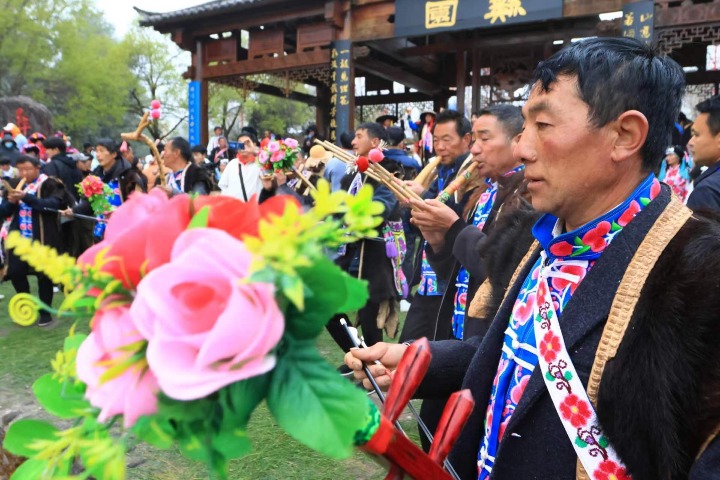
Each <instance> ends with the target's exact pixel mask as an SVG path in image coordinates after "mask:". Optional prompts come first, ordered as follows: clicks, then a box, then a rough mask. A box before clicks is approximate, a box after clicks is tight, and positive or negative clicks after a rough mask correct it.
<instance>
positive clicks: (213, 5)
mask: <svg viewBox="0 0 720 480" xmlns="http://www.w3.org/2000/svg"><path fill="white" fill-rule="evenodd" d="M262 1H263V0H213V1H211V2H207V3H203V4H202V5H196V6H194V7H188V8H183V9H181V10H175V11H173V12H164V13H156V12H146V11H145V10H140V9H139V8H137V7H134V8H135V11H136V12H138V13H139V14H140V25H141V26H143V27H152V26H155V25H160V24H164V23H171V22H172V23H174V22H179V21H183V20H188V19H193V18H198V17H204V16H207V15H214V14H218V13H223V12H226V11H230V10H237V8H238V7H242V6H248V5H252V4H257V3H261V2H262Z"/></svg>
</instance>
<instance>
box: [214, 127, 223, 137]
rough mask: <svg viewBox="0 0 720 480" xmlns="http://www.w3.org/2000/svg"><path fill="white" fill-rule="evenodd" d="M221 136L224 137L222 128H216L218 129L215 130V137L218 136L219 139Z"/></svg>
mask: <svg viewBox="0 0 720 480" xmlns="http://www.w3.org/2000/svg"><path fill="white" fill-rule="evenodd" d="M220 135H222V128H216V129H215V136H216V137H219V136H220Z"/></svg>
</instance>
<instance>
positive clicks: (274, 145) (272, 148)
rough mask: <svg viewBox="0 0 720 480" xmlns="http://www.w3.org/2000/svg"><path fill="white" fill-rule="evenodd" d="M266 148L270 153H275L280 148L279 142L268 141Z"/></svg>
mask: <svg viewBox="0 0 720 480" xmlns="http://www.w3.org/2000/svg"><path fill="white" fill-rule="evenodd" d="M267 148H268V151H269V152H270V153H275V152H277V151H279V150H280V144H279V143H278V142H270V143H269V144H268V147H267Z"/></svg>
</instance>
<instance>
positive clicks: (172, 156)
mask: <svg viewBox="0 0 720 480" xmlns="http://www.w3.org/2000/svg"><path fill="white" fill-rule="evenodd" d="M161 156H162V159H163V160H164V161H165V163H167V164H168V166H169V167H170V168H174V167H175V164H176V163H177V161H178V159H179V158H180V152H179V151H178V150H177V149H176V148H174V147H173V146H172V144H171V143H168V144H167V145H165V148H164V149H163V152H162V155H161Z"/></svg>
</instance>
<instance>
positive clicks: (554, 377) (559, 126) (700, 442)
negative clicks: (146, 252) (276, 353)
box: [0, 39, 720, 479]
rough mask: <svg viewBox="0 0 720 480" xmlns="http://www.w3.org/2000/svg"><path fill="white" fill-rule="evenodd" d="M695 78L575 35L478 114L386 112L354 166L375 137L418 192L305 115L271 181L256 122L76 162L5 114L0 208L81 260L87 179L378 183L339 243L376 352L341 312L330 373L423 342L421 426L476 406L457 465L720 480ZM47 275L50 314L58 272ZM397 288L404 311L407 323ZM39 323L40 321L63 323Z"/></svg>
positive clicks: (713, 243)
mask: <svg viewBox="0 0 720 480" xmlns="http://www.w3.org/2000/svg"><path fill="white" fill-rule="evenodd" d="M683 75H684V74H683V72H682V69H681V68H680V67H679V66H678V65H677V64H676V63H675V62H674V61H673V60H671V59H669V58H667V57H663V56H658V55H656V54H655V53H653V52H652V51H651V50H650V49H648V48H647V47H645V46H644V45H642V44H640V43H639V42H636V41H634V40H630V39H589V40H583V41H580V42H577V43H573V44H572V45H570V46H568V47H566V48H565V49H563V50H562V51H560V52H559V53H557V54H555V55H553V56H552V57H551V58H550V59H548V60H546V61H544V62H542V63H540V65H539V66H538V68H537V70H536V72H535V76H534V80H533V84H532V89H531V93H530V95H529V98H528V100H527V102H526V103H525V104H524V105H523V106H522V107H518V106H514V105H510V104H502V105H493V106H488V107H487V108H485V109H483V110H481V111H478V112H475V113H474V114H473V116H472V118H471V119H468V118H466V117H465V116H464V115H463V114H462V113H459V112H457V111H454V110H447V109H446V110H442V111H440V112H437V113H436V112H423V113H422V115H421V118H420V120H419V121H413V120H412V118H411V116H410V115H409V112H406V115H405V116H404V118H402V119H398V118H397V117H395V116H393V115H383V116H381V117H379V118H378V119H377V121H376V122H368V123H362V124H361V125H359V126H358V127H357V128H356V129H355V131H354V132H343V133H342V134H341V135H339V136H338V140H339V143H340V144H341V146H342V148H343V149H344V150H345V151H346V152H347V153H348V154H350V155H352V156H368V155H370V152H371V150H373V149H382V151H383V156H384V158H383V160H382V161H381V162H380V164H381V165H382V166H383V167H385V169H387V171H389V172H390V173H391V174H393V175H394V176H395V177H397V182H400V183H401V184H403V185H404V187H405V188H407V189H410V190H412V191H413V192H414V193H415V194H417V196H418V197H420V198H422V199H423V201H419V200H417V199H415V200H413V199H407V198H398V197H397V196H396V194H395V193H393V189H390V188H388V186H387V185H384V184H382V183H379V182H377V181H376V180H374V179H372V178H370V177H368V176H366V175H365V174H363V173H362V172H360V171H358V170H357V169H356V168H355V167H353V166H352V165H348V164H347V163H346V162H344V161H342V160H341V159H340V158H336V157H337V155H333V154H332V153H331V152H328V151H326V150H325V149H323V148H322V147H320V146H318V145H316V144H315V140H316V139H319V138H320V136H321V135H320V132H319V131H318V129H317V128H315V127H314V126H311V127H310V128H308V129H307V131H306V132H305V136H304V138H302V139H300V141H299V145H300V147H301V149H302V154H300V155H299V156H298V160H297V163H296V165H295V168H294V169H293V170H292V171H275V172H270V171H263V169H262V168H261V166H260V165H259V163H258V161H257V158H258V153H259V152H260V149H262V148H266V147H268V145H270V144H271V142H274V141H276V140H278V139H279V137H276V135H275V134H273V133H272V132H270V131H264V132H263V135H262V138H258V133H257V131H256V130H255V129H253V128H250V127H245V128H243V129H242V130H241V132H240V133H239V135H238V136H237V138H236V141H234V142H230V141H228V139H227V138H226V137H225V136H224V135H223V131H222V128H220V127H218V128H216V129H214V135H213V136H212V137H211V138H210V142H209V144H208V145H195V146H191V145H190V144H189V143H188V142H187V140H185V139H184V138H182V137H175V138H173V139H171V140H169V141H168V142H167V143H166V144H164V145H162V144H160V145H159V148H160V150H161V151H162V165H160V164H158V162H157V160H156V159H154V158H153V157H149V158H147V159H143V160H139V159H137V158H136V157H135V156H134V153H133V150H132V147H131V146H130V145H127V144H125V143H119V142H117V141H115V140H112V139H103V140H98V141H96V142H94V143H92V144H86V145H84V146H83V150H82V151H75V150H74V149H71V147H70V146H69V145H68V142H67V139H66V138H63V135H62V133H58V134H55V135H52V136H50V137H47V138H46V137H44V136H43V135H42V134H39V133H35V134H33V135H31V136H30V137H29V138H28V139H25V138H24V137H23V138H22V139H18V138H19V137H20V136H21V134H19V132H18V131H17V130H16V129H13V128H12V127H13V126H8V127H6V129H5V132H4V138H3V143H2V146H0V175H1V176H2V178H3V179H5V191H4V194H3V195H4V196H3V202H2V204H0V216H1V217H2V218H5V219H7V220H6V222H5V225H4V227H3V228H4V230H5V232H7V231H12V230H18V231H20V232H21V234H22V235H23V236H26V237H28V238H34V239H37V240H39V241H41V242H42V243H45V244H48V245H52V246H55V247H57V248H59V249H63V250H65V251H68V252H70V253H72V254H73V255H78V254H79V253H81V252H82V251H83V250H84V249H86V248H88V247H89V246H90V245H92V244H93V243H94V242H96V241H98V239H100V238H102V236H103V233H104V232H103V223H102V221H99V222H91V221H87V220H83V219H81V218H80V216H81V215H90V216H92V215H93V214H92V211H91V210H90V209H89V205H88V202H87V199H84V198H82V196H80V195H79V194H78V190H77V188H76V187H77V185H78V184H79V183H80V182H81V181H82V180H83V178H85V177H86V176H87V175H89V174H91V173H92V174H93V175H96V176H98V177H99V178H101V180H102V182H103V183H104V184H106V185H108V186H109V187H110V188H111V190H112V192H113V195H112V196H111V197H110V198H109V199H108V200H109V202H110V204H112V205H115V206H117V205H120V204H121V203H122V202H123V201H125V200H127V198H128V197H129V196H130V195H131V194H132V193H133V192H136V191H142V192H147V191H148V190H150V189H152V188H163V189H164V190H165V191H166V193H167V194H168V195H170V196H172V195H182V194H201V195H206V194H213V193H219V194H223V195H229V196H232V197H235V198H238V199H241V200H243V201H249V200H250V199H251V198H253V197H257V198H259V201H261V202H262V201H264V200H266V199H267V198H270V197H272V196H273V195H280V194H286V195H293V196H296V197H297V198H298V199H299V200H300V201H301V202H302V203H303V204H304V205H310V204H312V197H311V195H310V189H309V188H308V187H307V184H308V183H310V184H311V185H315V184H316V183H317V181H318V179H320V178H325V179H326V180H327V181H328V182H329V183H330V185H331V189H332V190H333V191H334V190H340V189H342V190H346V191H349V192H350V193H355V192H357V191H358V190H359V188H360V187H361V186H362V185H363V184H365V183H369V184H371V185H372V186H373V187H374V194H373V195H374V199H375V200H376V201H378V202H380V203H381V204H382V205H383V213H382V220H383V223H382V224H381V225H380V227H379V228H378V232H379V236H378V237H377V238H368V239H365V240H362V241H359V242H356V243H353V244H350V245H347V246H345V247H343V248H340V249H338V250H337V251H333V252H329V253H328V254H329V255H330V256H331V258H332V259H333V260H334V261H335V262H336V263H337V264H338V265H339V266H340V267H341V268H343V269H345V270H346V271H348V272H350V273H351V274H353V275H355V276H357V277H359V278H362V279H365V280H367V282H368V288H369V293H370V295H369V300H368V303H367V304H366V305H365V307H364V308H362V309H361V310H360V311H359V312H358V313H357V323H358V324H359V327H360V330H361V332H362V335H363V340H364V342H365V343H366V345H367V346H368V347H369V348H364V349H359V350H358V349H353V348H352V347H353V343H352V342H351V341H350V339H349V338H347V336H346V333H345V331H344V329H343V328H342V327H341V320H348V319H347V316H346V313H344V312H338V313H337V315H336V316H335V317H334V318H333V319H332V320H331V321H330V322H329V323H328V325H327V328H328V331H329V332H330V334H331V335H332V336H333V338H334V339H335V340H336V342H337V343H338V344H339V345H340V346H341V347H342V348H343V349H344V350H345V351H346V352H348V353H347V355H346V365H344V366H343V367H341V368H340V370H341V371H342V372H341V373H343V374H346V375H347V374H350V373H352V374H354V376H355V377H356V378H357V379H360V380H363V381H364V384H365V386H366V387H368V388H369V386H370V385H369V383H368V381H367V378H365V373H364V370H363V369H362V368H361V367H362V366H363V365H364V364H372V367H371V371H372V372H373V374H374V375H375V379H376V381H378V383H380V384H381V385H383V386H388V385H389V384H390V383H391V382H392V375H391V372H392V370H394V369H395V368H396V367H397V364H398V362H399V360H400V358H401V357H402V354H403V352H404V351H405V349H406V348H407V345H408V344H409V343H410V342H412V341H413V340H415V339H419V338H421V337H427V338H428V339H430V340H432V342H431V348H432V353H433V360H432V364H431V366H430V370H429V372H428V375H427V376H426V378H425V379H424V381H423V383H422V385H421V386H420V389H419V391H418V395H419V397H420V398H424V399H425V401H424V402H423V406H422V411H421V417H422V418H423V420H424V422H425V423H426V424H427V426H428V427H429V429H430V431H431V432H432V431H433V430H434V428H435V427H436V426H437V424H438V421H439V419H440V415H441V413H442V411H443V407H444V405H445V402H446V400H447V397H448V395H449V394H450V393H452V392H454V391H457V390H459V389H460V388H469V389H470V390H471V391H472V393H473V397H474V399H475V402H476V407H475V410H474V412H473V414H472V416H471V418H470V421H469V423H468V426H466V427H465V429H464V431H463V434H462V436H461V437H460V441H459V442H458V444H457V446H456V447H455V449H454V450H453V453H452V455H451V461H452V464H453V465H454V468H455V470H456V471H457V472H458V473H459V475H460V477H461V478H481V479H485V478H489V477H490V475H491V474H492V478H496V479H517V478H557V479H570V478H575V472H576V468H579V469H585V470H587V471H588V473H590V474H591V478H618V479H620V478H630V475H632V476H633V478H639V479H656V478H688V477H690V478H695V479H704V478H714V477H713V475H717V472H718V471H720V466H719V465H718V463H720V460H718V459H719V458H720V441H718V440H716V439H715V435H716V434H717V432H718V429H719V427H720V402H719V401H718V399H720V363H719V362H718V357H717V355H716V354H715V350H716V347H717V345H718V344H720V318H718V316H720V305H718V304H717V303H718V300H717V298H718V296H717V295H715V292H714V291H713V290H712V289H714V288H717V287H718V286H719V285H720V256H719V254H718V252H720V223H719V222H720V96H716V97H713V98H709V99H707V100H705V101H702V102H701V103H700V104H698V105H697V111H696V112H694V114H695V119H694V121H690V120H689V119H688V118H687V117H686V116H685V115H684V114H682V113H680V105H681V99H682V96H683V90H684V76H683ZM608 92H612V95H611V96H608V95H605V94H606V93H608ZM21 143H24V145H23V147H22V149H20V148H18V145H19V144H21ZM414 151H417V152H419V153H418V154H415V153H414ZM473 164H475V167H473V170H471V171H472V174H470V175H469V179H468V180H467V181H466V182H465V183H463V184H462V186H461V187H460V188H459V189H457V191H454V192H452V195H450V197H449V199H448V200H447V201H440V200H438V197H439V195H440V193H441V192H443V191H444V190H445V189H446V188H447V187H448V186H449V185H450V184H451V182H453V180H455V179H456V178H458V177H459V176H462V175H463V174H464V173H465V172H466V171H468V169H469V168H470V166H471V165H473ZM163 174H165V177H164V178H165V182H164V184H165V185H164V186H163V185H161V181H160V180H161V176H162V175H163ZM300 176H302V177H303V178H299V177H300ZM21 180H22V181H23V182H22V183H23V185H22V188H17V187H18V184H19V183H20V181H21ZM101 220H102V219H101ZM6 266H7V274H6V278H8V279H10V280H11V282H12V284H13V286H14V287H15V289H16V290H17V291H18V292H25V291H27V290H28V283H27V276H28V275H30V274H33V272H31V271H29V269H28V267H27V265H25V264H24V263H22V262H21V261H19V260H18V259H17V258H15V257H13V255H12V253H10V254H9V255H8V258H7V261H6ZM38 280H39V282H38V284H39V288H40V295H39V296H40V298H41V299H42V300H43V302H45V303H47V304H50V303H51V302H52V294H53V288H52V284H51V283H50V282H49V280H48V279H47V278H44V277H43V276H42V275H38ZM400 300H405V301H407V302H409V310H408V311H407V315H406V318H405V321H404V324H403V326H402V329H400V322H399V318H400V316H399V313H400V312H399V303H398V302H399V301H400ZM43 315H44V316H43V318H42V319H41V321H40V325H47V324H49V323H51V322H52V319H51V318H50V316H49V315H47V314H43ZM383 333H386V334H387V335H388V336H390V337H392V338H395V337H396V334H399V342H398V343H385V342H383V337H384V334H383ZM609 345H614V347H610V346H609ZM607 348H610V349H611V351H610V353H608V352H607V351H606V350H604V349H607ZM421 439H422V442H423V445H424V447H425V448H426V449H427V448H429V444H430V439H429V438H427V436H425V435H421ZM578 459H579V465H580V466H579V467H577V465H578ZM597 472H601V473H602V472H605V473H606V475H605V477H602V476H598V475H596V474H597ZM711 472H714V473H711ZM613 475H614V476H613Z"/></svg>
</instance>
